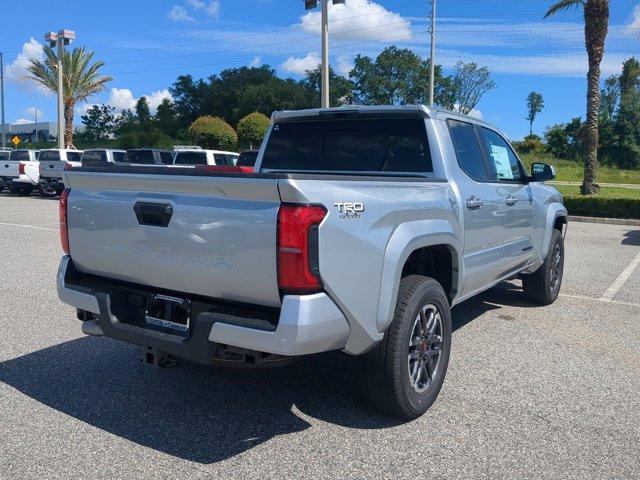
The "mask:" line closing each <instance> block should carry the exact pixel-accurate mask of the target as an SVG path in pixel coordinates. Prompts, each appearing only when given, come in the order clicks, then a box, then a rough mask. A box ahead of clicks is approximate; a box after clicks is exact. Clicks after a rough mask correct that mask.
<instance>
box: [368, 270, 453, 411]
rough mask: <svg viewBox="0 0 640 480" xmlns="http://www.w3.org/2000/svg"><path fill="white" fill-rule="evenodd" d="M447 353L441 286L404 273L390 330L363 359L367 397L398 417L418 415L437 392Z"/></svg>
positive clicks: (447, 311) (445, 305)
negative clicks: (405, 275)
mask: <svg viewBox="0 0 640 480" xmlns="http://www.w3.org/2000/svg"><path fill="white" fill-rule="evenodd" d="M450 352H451V312H450V309H449V300H448V299H447V296H446V294H445V293H444V290H443V289H442V286H441V285H440V284H439V283H438V282H437V281H436V280H434V279H432V278H428V277H423V276H419V275H410V276H408V277H405V278H403V279H402V280H401V282H400V290H399V292H398V302H397V304H396V311H395V315H394V317H393V321H392V322H391V325H390V326H389V329H388V330H387V332H386V333H385V335H384V338H383V340H382V341H381V342H380V343H379V344H378V345H376V346H375V347H374V348H373V349H372V350H371V351H369V352H368V353H366V354H364V355H363V356H362V359H361V360H362V362H363V363H364V365H363V367H364V368H363V369H362V370H361V372H362V374H361V375H360V380H361V384H362V389H363V392H364V394H365V396H366V399H367V400H368V401H369V402H371V403H372V404H373V405H374V406H376V407H378V408H380V409H381V410H384V411H386V412H387V413H390V414H391V415H394V416H396V417H399V418H402V419H405V420H411V419H414V418H417V417H419V416H420V415H422V414H423V413H425V412H426V411H427V410H428V409H429V407H431V405H432V404H433V402H435V400H436V398H437V397H438V394H439V393H440V389H441V388H442V383H443V382H444V378H445V374H446V372H447V367H448V365H449V355H450Z"/></svg>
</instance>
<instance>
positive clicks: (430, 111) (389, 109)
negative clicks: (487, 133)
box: [272, 105, 497, 129]
mask: <svg viewBox="0 0 640 480" xmlns="http://www.w3.org/2000/svg"><path fill="white" fill-rule="evenodd" d="M412 112H413V113H415V114H417V115H421V116H423V117H424V118H438V117H441V116H447V117H454V118H459V119H460V120H463V121H467V122H470V123H475V124H478V125H484V126H488V127H490V128H492V129H497V127H495V126H494V125H492V124H490V123H488V122H485V121H484V120H482V119H480V118H478V117H474V116H472V115H466V114H464V113H459V112H454V111H451V110H447V109H444V108H440V107H428V106H426V105H344V106H341V107H332V108H312V109H307V110H282V111H278V112H273V115H272V120H274V121H277V120H288V119H295V118H305V117H318V116H322V115H336V114H344V115H349V114H351V115H366V114H394V113H395V114H399V113H412Z"/></svg>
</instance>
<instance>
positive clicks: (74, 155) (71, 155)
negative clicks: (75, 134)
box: [67, 152, 82, 162]
mask: <svg viewBox="0 0 640 480" xmlns="http://www.w3.org/2000/svg"><path fill="white" fill-rule="evenodd" d="M67 160H68V161H69V162H79V161H81V160H82V154H81V153H80V152H67Z"/></svg>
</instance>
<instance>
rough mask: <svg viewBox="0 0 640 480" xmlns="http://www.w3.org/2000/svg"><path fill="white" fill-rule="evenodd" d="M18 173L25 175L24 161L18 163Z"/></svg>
mask: <svg viewBox="0 0 640 480" xmlns="http://www.w3.org/2000/svg"><path fill="white" fill-rule="evenodd" d="M18 173H19V174H20V175H24V163H22V162H20V163H19V164H18Z"/></svg>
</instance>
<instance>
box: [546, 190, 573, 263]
mask: <svg viewBox="0 0 640 480" xmlns="http://www.w3.org/2000/svg"><path fill="white" fill-rule="evenodd" d="M567 216H568V213H567V209H566V208H565V206H564V205H562V204H561V203H552V204H551V205H549V208H548V209H547V221H546V225H545V230H544V238H543V241H542V252H541V253H542V255H541V256H542V258H543V259H544V258H546V256H547V254H548V253H549V245H550V244H551V234H552V233H553V230H554V229H558V230H560V232H561V233H562V234H563V235H564V232H565V231H566V229H565V227H566V225H567Z"/></svg>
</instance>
